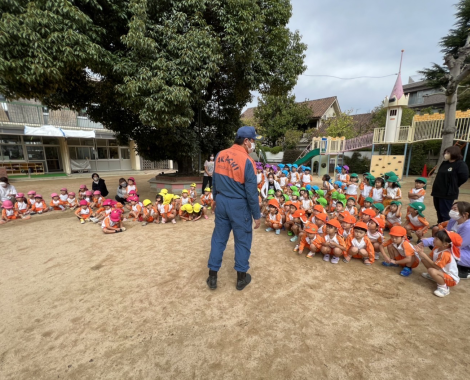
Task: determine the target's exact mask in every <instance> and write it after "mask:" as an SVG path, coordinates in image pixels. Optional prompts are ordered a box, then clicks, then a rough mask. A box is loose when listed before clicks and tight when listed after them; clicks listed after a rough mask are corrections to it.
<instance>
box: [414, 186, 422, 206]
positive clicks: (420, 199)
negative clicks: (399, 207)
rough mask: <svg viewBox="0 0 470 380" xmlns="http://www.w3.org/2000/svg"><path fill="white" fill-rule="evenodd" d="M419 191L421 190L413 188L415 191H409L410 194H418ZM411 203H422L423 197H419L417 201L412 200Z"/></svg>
mask: <svg viewBox="0 0 470 380" xmlns="http://www.w3.org/2000/svg"><path fill="white" fill-rule="evenodd" d="M421 190H423V189H416V188H415V189H411V192H412V193H413V194H418V193H419V192H420V191H421ZM413 202H421V203H424V195H423V196H422V197H419V198H418V199H415V200H413Z"/></svg>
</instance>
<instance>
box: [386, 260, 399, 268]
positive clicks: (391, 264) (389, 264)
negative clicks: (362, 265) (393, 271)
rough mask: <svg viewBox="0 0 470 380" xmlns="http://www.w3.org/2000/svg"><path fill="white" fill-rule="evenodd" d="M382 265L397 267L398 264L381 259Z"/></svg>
mask: <svg viewBox="0 0 470 380" xmlns="http://www.w3.org/2000/svg"><path fill="white" fill-rule="evenodd" d="M382 265H383V266H384V267H399V265H398V264H393V263H387V262H386V261H382Z"/></svg>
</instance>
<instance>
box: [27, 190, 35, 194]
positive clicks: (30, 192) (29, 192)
mask: <svg viewBox="0 0 470 380" xmlns="http://www.w3.org/2000/svg"><path fill="white" fill-rule="evenodd" d="M34 194H36V192H35V191H34V190H31V191H28V195H34Z"/></svg>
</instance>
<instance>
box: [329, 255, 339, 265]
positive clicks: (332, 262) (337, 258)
mask: <svg viewBox="0 0 470 380" xmlns="http://www.w3.org/2000/svg"><path fill="white" fill-rule="evenodd" d="M338 263H339V257H338V256H333V257H332V258H331V264H338Z"/></svg>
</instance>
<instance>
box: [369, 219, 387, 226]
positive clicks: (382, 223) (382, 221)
mask: <svg viewBox="0 0 470 380" xmlns="http://www.w3.org/2000/svg"><path fill="white" fill-rule="evenodd" d="M371 220H372V221H373V222H374V223H376V224H377V225H378V226H379V228H384V227H385V222H384V220H383V219H382V218H372V219H371Z"/></svg>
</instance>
